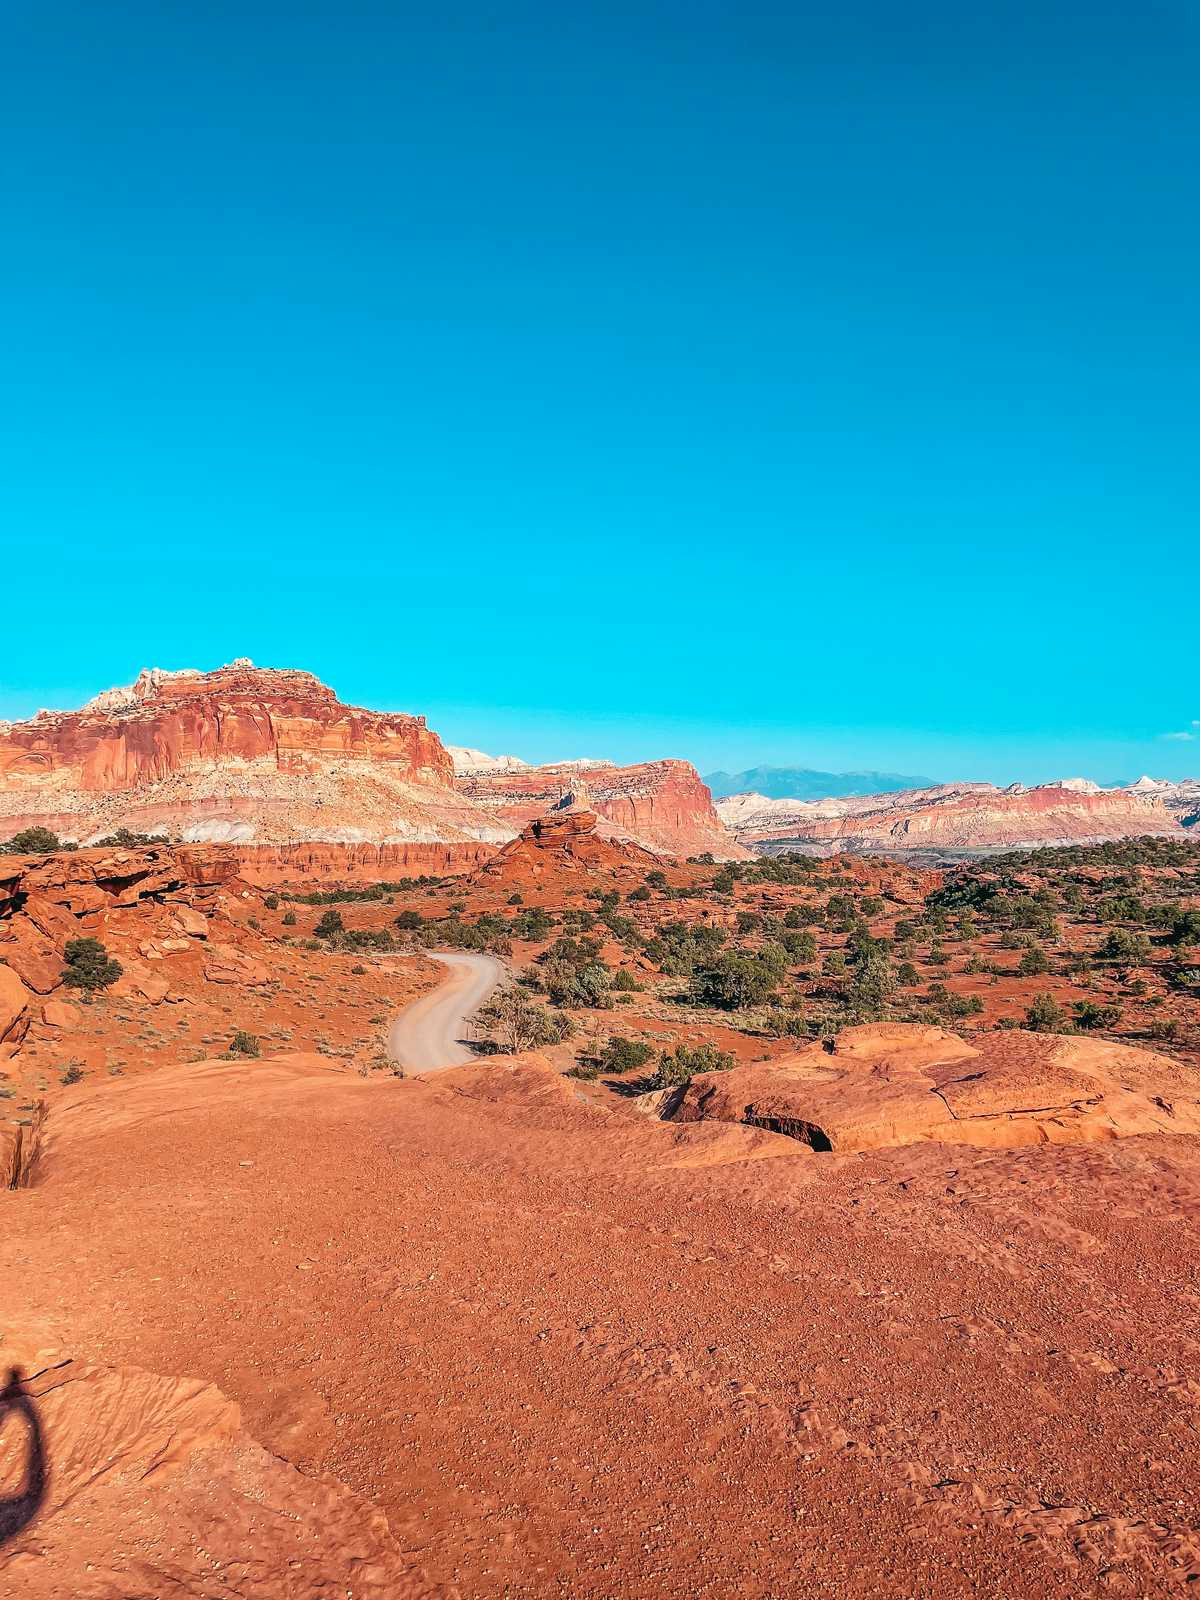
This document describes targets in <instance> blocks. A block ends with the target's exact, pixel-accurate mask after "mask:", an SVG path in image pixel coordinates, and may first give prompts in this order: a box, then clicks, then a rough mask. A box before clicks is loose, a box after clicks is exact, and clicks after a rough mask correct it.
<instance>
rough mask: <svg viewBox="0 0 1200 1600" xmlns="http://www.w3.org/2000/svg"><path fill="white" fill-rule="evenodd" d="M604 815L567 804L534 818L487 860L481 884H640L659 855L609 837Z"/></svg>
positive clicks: (477, 879) (479, 876)
mask: <svg viewBox="0 0 1200 1600" xmlns="http://www.w3.org/2000/svg"><path fill="white" fill-rule="evenodd" d="M599 822H600V819H599V818H598V817H597V815H596V813H595V812H594V811H589V810H586V809H584V808H583V807H581V806H564V807H562V808H561V809H557V810H554V811H550V812H548V813H547V814H546V815H545V816H541V817H535V818H534V819H533V821H532V822H530V823H529V824H527V826H526V827H525V828H524V829H522V831H521V833H520V834H519V835H518V836H517V838H515V839H513V840H511V842H510V843H508V844H506V845H505V846H504V848H503V850H501V851H500V852H499V853H498V854H497V855H495V856H493V857H492V859H491V860H490V861H487V862H485V863H484V865H483V866H482V867H480V868H479V870H478V872H477V873H476V874H475V878H474V881H475V882H476V883H480V884H483V883H489V884H491V885H492V886H493V887H504V888H513V889H518V888H522V887H524V888H529V887H545V886H547V884H548V883H549V882H550V881H556V882H557V881H560V880H561V878H562V876H564V875H565V876H566V877H567V878H573V877H577V876H578V875H579V874H580V873H584V874H586V875H587V876H589V877H605V878H609V879H617V880H622V879H628V880H629V881H631V882H632V881H638V882H640V881H641V880H642V879H643V878H644V877H645V875H646V873H647V871H648V870H651V869H653V868H654V866H655V865H656V864H657V862H658V859H659V858H658V857H657V856H656V855H655V854H654V853H653V852H652V851H650V850H645V849H643V848H642V847H641V845H637V844H634V843H633V842H632V841H630V840H619V839H613V838H609V837H606V836H605V835H604V834H602V833H601V832H600V828H599Z"/></svg>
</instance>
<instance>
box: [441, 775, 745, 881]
mask: <svg viewBox="0 0 1200 1600" xmlns="http://www.w3.org/2000/svg"><path fill="white" fill-rule="evenodd" d="M581 769H582V771H583V772H585V773H586V779H582V778H581ZM581 782H585V783H586V793H587V795H588V799H589V802H590V804H591V805H592V806H593V807H594V808H595V811H596V814H597V816H598V817H599V818H600V820H601V828H602V829H603V827H604V825H605V824H608V825H610V826H611V827H612V828H614V829H617V830H619V832H620V834H623V835H624V836H626V837H628V838H630V839H632V840H634V841H636V842H637V843H639V844H642V845H645V846H647V847H648V848H649V849H651V850H655V851H658V852H659V853H660V854H662V855H670V856H695V855H705V854H710V855H713V856H715V857H716V858H717V859H719V860H729V859H741V858H742V857H744V856H746V855H747V854H749V852H748V851H747V850H746V849H744V848H743V846H742V845H741V844H739V843H738V841H737V840H736V839H735V838H734V837H733V835H732V834H731V833H730V832H729V830H728V829H727V828H726V826H725V824H724V823H723V822H722V821H721V819H720V817H719V816H718V815H717V812H716V810H715V809H714V807H713V802H712V795H711V794H710V793H709V791H708V789H707V787H706V786H705V784H704V783H703V782H702V780H701V778H700V775H699V773H698V772H697V771H696V769H695V767H693V766H692V765H691V763H690V762H687V761H646V762H642V763H640V764H638V765H636V766H631V767H617V766H609V765H601V764H593V763H591V762H588V763H586V764H585V763H576V762H562V763H558V764H556V765H554V766H547V767H532V768H529V769H528V770H527V771H523V772H521V771H506V772H501V773H496V772H485V771H474V772H470V773H461V774H460V775H459V778H458V782H457V787H458V790H459V793H460V794H461V795H462V796H463V797H464V798H465V799H468V800H470V801H471V802H472V804H474V805H477V806H480V807H482V808H484V809H486V810H487V811H489V812H490V813H491V814H492V815H493V816H494V817H495V818H497V819H498V820H499V821H501V822H502V823H505V824H507V825H509V826H510V827H517V828H523V827H524V826H525V824H526V823H528V822H531V821H532V820H533V819H534V817H536V816H540V815H542V814H543V813H544V812H546V811H548V810H549V809H550V808H551V807H553V806H556V805H557V804H558V803H559V802H560V801H561V800H562V798H563V796H564V795H569V794H571V793H573V792H575V791H577V790H578V789H579V787H580V784H581Z"/></svg>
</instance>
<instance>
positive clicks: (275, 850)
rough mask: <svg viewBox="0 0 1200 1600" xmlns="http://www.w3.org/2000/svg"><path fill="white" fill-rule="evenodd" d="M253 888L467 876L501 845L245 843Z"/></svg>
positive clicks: (241, 856)
mask: <svg viewBox="0 0 1200 1600" xmlns="http://www.w3.org/2000/svg"><path fill="white" fill-rule="evenodd" d="M234 849H235V851H236V854H237V859H238V863H239V867H240V871H241V875H242V877H243V878H245V879H246V881H247V882H248V883H256V884H263V885H268V884H281V883H296V882H312V883H328V882H333V881H336V882H338V883H354V882H368V883H371V882H379V881H380V880H381V879H394V878H405V877H408V878H415V877H419V876H421V874H422V873H428V874H429V875H430V876H432V877H444V876H446V875H447V874H450V873H456V872H465V871H468V870H470V869H471V868H472V867H476V866H478V865H479V864H480V863H481V862H483V861H487V860H489V859H490V858H491V857H492V856H494V855H495V853H496V846H495V845H492V844H483V843H480V842H478V841H476V842H474V843H472V842H469V841H466V840H462V841H459V842H457V843H454V844H328V843H323V842H321V841H309V842H301V843H295V844H243V845H236V846H235V847H234Z"/></svg>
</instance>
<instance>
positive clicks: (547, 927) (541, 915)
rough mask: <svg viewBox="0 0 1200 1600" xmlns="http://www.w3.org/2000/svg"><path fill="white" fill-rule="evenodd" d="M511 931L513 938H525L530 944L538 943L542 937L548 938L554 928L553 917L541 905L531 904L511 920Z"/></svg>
mask: <svg viewBox="0 0 1200 1600" xmlns="http://www.w3.org/2000/svg"><path fill="white" fill-rule="evenodd" d="M511 926H512V933H513V938H514V939H526V940H528V941H529V942H530V943H531V944H540V943H541V941H542V940H543V939H548V938H549V937H550V933H551V931H552V930H553V928H554V918H553V917H552V916H551V915H550V913H549V912H548V911H543V910H542V908H541V906H531V907H530V909H529V910H528V911H522V912H521V913H520V915H519V916H515V917H514V918H513V920H512V924H511Z"/></svg>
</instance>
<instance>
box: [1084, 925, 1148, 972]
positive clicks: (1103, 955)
mask: <svg viewBox="0 0 1200 1600" xmlns="http://www.w3.org/2000/svg"><path fill="white" fill-rule="evenodd" d="M1095 956H1096V960H1097V961H1120V962H1125V963H1127V964H1129V965H1137V964H1139V963H1140V962H1143V961H1148V960H1149V959H1150V940H1149V939H1148V938H1147V937H1146V935H1145V934H1144V933H1131V932H1130V930H1129V929H1128V928H1114V929H1113V930H1112V932H1111V933H1110V934H1108V936H1107V937H1106V938H1105V939H1104V940H1103V941H1102V942H1101V943H1100V944H1099V945H1097V947H1096V952H1095Z"/></svg>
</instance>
